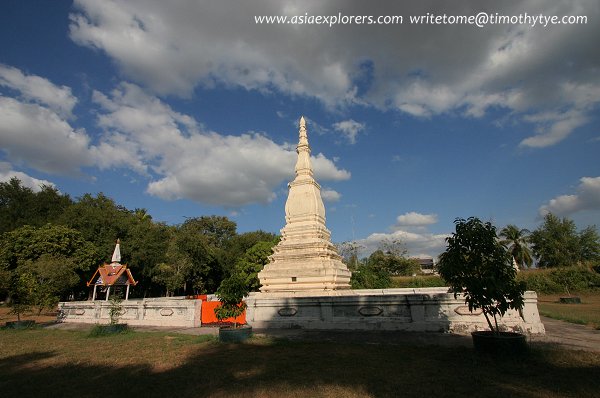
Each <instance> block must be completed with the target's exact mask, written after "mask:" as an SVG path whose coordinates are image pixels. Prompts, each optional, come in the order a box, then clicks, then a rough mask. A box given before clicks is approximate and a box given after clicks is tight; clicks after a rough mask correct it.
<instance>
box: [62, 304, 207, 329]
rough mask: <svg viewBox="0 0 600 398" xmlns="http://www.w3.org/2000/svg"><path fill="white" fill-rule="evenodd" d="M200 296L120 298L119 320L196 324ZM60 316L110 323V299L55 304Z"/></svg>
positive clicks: (65, 319) (141, 323)
mask: <svg viewBox="0 0 600 398" xmlns="http://www.w3.org/2000/svg"><path fill="white" fill-rule="evenodd" d="M201 304H202V301H201V300H186V299H185V298H184V297H168V298H165V297H162V298H150V299H143V300H127V301H122V302H121V307H122V309H123V311H124V312H123V315H121V316H120V317H119V321H120V322H123V323H127V324H129V325H133V326H175V327H199V326H200V325H201V321H200V315H201ZM58 309H59V320H60V321H62V322H77V323H100V324H103V323H109V322H110V316H109V311H110V302H107V301H69V302H61V303H59V304H58Z"/></svg>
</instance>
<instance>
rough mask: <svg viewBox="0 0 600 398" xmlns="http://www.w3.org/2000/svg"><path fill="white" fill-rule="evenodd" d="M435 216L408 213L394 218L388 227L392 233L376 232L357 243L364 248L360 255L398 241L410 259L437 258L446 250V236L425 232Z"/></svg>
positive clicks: (436, 219) (434, 219) (435, 218)
mask: <svg viewBox="0 0 600 398" xmlns="http://www.w3.org/2000/svg"><path fill="white" fill-rule="evenodd" d="M437 222H438V217H437V215H436V214H421V213H417V212H408V213H405V214H402V215H400V216H398V217H397V218H396V223H395V224H394V225H393V226H392V227H390V229H391V230H392V232H389V233H388V232H376V233H373V234H371V235H369V236H368V237H366V238H365V239H361V240H359V241H358V243H359V244H360V245H361V246H363V247H364V253H362V255H369V254H371V253H372V252H373V251H375V250H377V248H379V247H380V246H381V244H382V243H383V242H386V241H399V242H401V244H403V245H404V246H405V248H406V250H407V251H408V255H409V256H411V257H433V258H435V257H437V256H438V255H439V254H440V253H442V252H443V251H444V250H445V248H446V238H447V237H448V236H449V235H448V234H434V233H431V232H429V231H428V230H427V227H428V226H429V225H433V224H436V223H437Z"/></svg>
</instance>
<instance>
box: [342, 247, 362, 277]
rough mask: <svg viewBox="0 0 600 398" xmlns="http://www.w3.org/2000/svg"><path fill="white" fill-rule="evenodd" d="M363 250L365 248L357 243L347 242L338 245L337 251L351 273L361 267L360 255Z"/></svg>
mask: <svg viewBox="0 0 600 398" xmlns="http://www.w3.org/2000/svg"><path fill="white" fill-rule="evenodd" d="M362 249H364V246H362V245H361V244H360V243H358V242H356V241H346V242H342V243H340V244H338V245H337V250H338V253H339V255H340V256H342V261H343V262H344V264H346V265H347V266H348V269H350V270H351V271H353V270H355V269H358V267H359V266H360V265H361V261H360V259H359V253H360V251H361V250H362Z"/></svg>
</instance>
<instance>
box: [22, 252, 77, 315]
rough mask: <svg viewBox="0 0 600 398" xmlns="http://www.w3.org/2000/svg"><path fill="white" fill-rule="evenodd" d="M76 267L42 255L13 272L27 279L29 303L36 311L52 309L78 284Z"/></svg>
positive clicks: (63, 259)
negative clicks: (25, 276)
mask: <svg viewBox="0 0 600 398" xmlns="http://www.w3.org/2000/svg"><path fill="white" fill-rule="evenodd" d="M76 270H77V265H76V264H75V263H74V262H73V260H71V259H68V258H64V257H53V256H51V255H48V254H43V255H42V256H40V257H39V258H38V259H37V260H34V261H31V260H30V261H27V262H25V263H24V264H22V265H19V266H18V267H17V269H16V270H15V273H16V274H17V275H27V278H29V282H30V283H29V287H30V290H29V300H28V301H29V303H30V304H31V305H33V306H35V307H37V309H38V314H39V313H41V312H42V311H43V310H44V309H53V308H54V307H55V306H56V305H57V304H58V302H59V301H60V299H61V298H63V299H64V298H66V295H67V294H68V292H69V291H70V290H71V289H72V288H73V287H74V286H75V285H77V283H78V282H80V278H79V275H77V272H76Z"/></svg>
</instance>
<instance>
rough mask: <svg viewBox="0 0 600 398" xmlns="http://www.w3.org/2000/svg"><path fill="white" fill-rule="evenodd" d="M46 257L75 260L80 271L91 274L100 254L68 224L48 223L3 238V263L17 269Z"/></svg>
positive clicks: (0, 259)
mask: <svg viewBox="0 0 600 398" xmlns="http://www.w3.org/2000/svg"><path fill="white" fill-rule="evenodd" d="M44 254H46V255H51V256H53V257H58V258H67V259H71V260H72V261H73V263H74V264H75V267H76V269H77V270H80V271H87V270H89V269H91V268H92V267H94V266H95V265H97V264H98V258H99V255H98V251H97V249H96V247H95V246H94V245H93V244H91V243H90V242H88V241H86V240H85V239H84V238H83V236H82V234H81V233H80V232H79V231H76V230H74V229H71V228H68V227H65V226H64V225H52V224H47V225H44V226H43V227H40V228H35V227H31V226H28V225H26V226H24V227H21V228H18V229H16V230H14V231H10V232H6V233H4V234H3V235H2V237H0V264H2V265H4V267H5V268H6V269H9V270H11V269H15V268H16V267H17V266H18V265H19V264H23V263H25V262H27V261H34V260H37V259H39V258H40V257H42V256H43V255H44Z"/></svg>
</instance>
